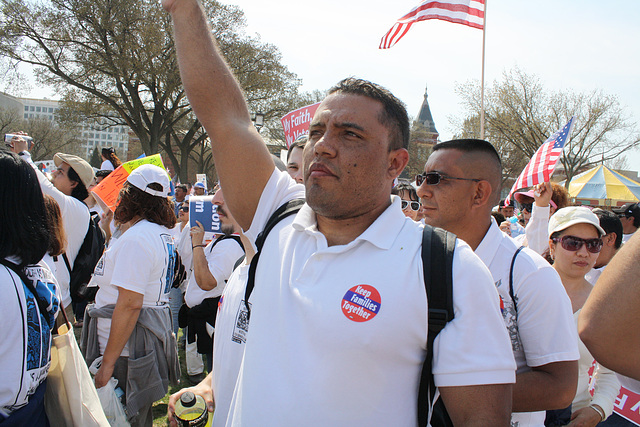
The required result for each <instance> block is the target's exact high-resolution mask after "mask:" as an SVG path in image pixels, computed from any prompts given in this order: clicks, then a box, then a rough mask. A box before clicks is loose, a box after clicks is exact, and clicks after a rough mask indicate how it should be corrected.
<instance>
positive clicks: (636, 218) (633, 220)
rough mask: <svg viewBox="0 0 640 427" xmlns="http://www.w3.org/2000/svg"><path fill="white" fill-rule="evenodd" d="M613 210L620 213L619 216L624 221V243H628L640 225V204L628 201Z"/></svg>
mask: <svg viewBox="0 0 640 427" xmlns="http://www.w3.org/2000/svg"><path fill="white" fill-rule="evenodd" d="M612 210H613V211H614V212H615V213H617V214H618V218H620V221H621V222H622V231H623V233H624V234H623V236H622V243H626V242H627V240H629V239H630V238H631V236H633V233H635V232H636V231H637V230H638V228H639V227H640V205H638V204H637V203H627V204H626V205H624V206H622V207H621V208H617V209H615V208H614V209H612Z"/></svg>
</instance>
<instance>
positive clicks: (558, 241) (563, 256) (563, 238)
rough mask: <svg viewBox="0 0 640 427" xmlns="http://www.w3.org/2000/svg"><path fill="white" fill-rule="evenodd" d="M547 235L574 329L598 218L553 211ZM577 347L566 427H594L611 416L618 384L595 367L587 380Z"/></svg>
mask: <svg viewBox="0 0 640 427" xmlns="http://www.w3.org/2000/svg"><path fill="white" fill-rule="evenodd" d="M548 232H549V255H550V256H551V258H552V260H553V268H554V269H555V270H556V271H557V272H558V275H559V276H560V279H561V280H562V284H563V285H564V287H565V290H566V291H567V294H568V295H569V299H570V300H571V306H572V308H573V313H574V318H575V320H576V327H577V322H578V315H579V313H580V310H581V309H582V306H583V305H584V303H585V301H586V300H587V297H588V296H589V293H590V292H591V290H592V289H593V286H592V285H591V284H590V283H589V282H588V281H587V279H585V275H586V274H587V273H588V272H589V271H590V270H591V269H592V268H593V266H594V265H595V263H596V259H597V258H598V253H599V252H600V250H601V249H602V236H603V235H604V234H605V232H604V230H603V229H602V227H600V222H599V220H598V217H597V216H596V215H595V214H594V213H593V212H591V211H590V210H589V209H587V208H585V207H582V206H570V207H566V208H562V209H559V210H558V211H556V213H555V214H554V215H553V216H552V217H551V218H550V219H549V229H548ZM578 346H579V349H580V360H579V365H578V388H577V391H576V396H575V398H574V399H573V402H572V404H571V422H570V423H569V424H567V425H575V426H596V425H597V424H598V423H600V422H602V421H604V420H605V419H606V418H607V417H608V416H609V415H611V412H612V411H613V402H614V400H615V398H616V396H617V395H618V391H619V389H620V384H619V383H618V380H617V378H616V375H615V373H614V372H612V371H610V370H608V369H606V368H605V367H603V366H601V365H596V369H595V370H594V374H593V377H592V378H591V379H590V378H589V369H590V368H591V366H592V365H593V363H594V359H593V356H591V354H590V353H589V350H587V348H586V347H585V345H584V344H583V343H582V342H581V341H580V342H579V343H578ZM590 383H591V385H593V387H594V393H593V396H592V395H591V394H590V393H589V386H590ZM552 425H564V424H552Z"/></svg>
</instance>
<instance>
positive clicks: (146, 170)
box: [127, 164, 170, 197]
mask: <svg viewBox="0 0 640 427" xmlns="http://www.w3.org/2000/svg"><path fill="white" fill-rule="evenodd" d="M127 182H128V183H129V184H131V185H133V186H134V187H136V188H138V189H140V190H142V191H144V192H145V193H148V194H151V195H152V196H158V197H167V196H168V195H169V191H170V184H169V176H168V175H167V172H165V171H164V169H162V168H161V167H158V166H156V165H149V164H147V165H141V166H138V167H137V168H135V169H134V170H133V172H131V174H130V175H129V178H127ZM154 183H155V184H160V185H161V186H162V190H154V189H153V188H149V184H154Z"/></svg>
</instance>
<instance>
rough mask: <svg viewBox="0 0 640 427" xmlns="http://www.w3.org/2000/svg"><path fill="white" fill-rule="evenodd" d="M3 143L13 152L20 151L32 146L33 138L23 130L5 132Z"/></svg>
mask: <svg viewBox="0 0 640 427" xmlns="http://www.w3.org/2000/svg"><path fill="white" fill-rule="evenodd" d="M4 143H5V145H6V146H7V147H9V149H10V150H11V151H13V152H14V153H21V152H23V151H28V150H29V149H31V147H33V138H31V137H30V136H29V135H27V134H26V133H24V132H18V133H6V134H5V135H4Z"/></svg>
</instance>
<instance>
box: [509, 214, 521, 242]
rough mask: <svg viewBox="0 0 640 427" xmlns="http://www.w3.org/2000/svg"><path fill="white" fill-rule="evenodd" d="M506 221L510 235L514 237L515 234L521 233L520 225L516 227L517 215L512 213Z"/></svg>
mask: <svg viewBox="0 0 640 427" xmlns="http://www.w3.org/2000/svg"><path fill="white" fill-rule="evenodd" d="M507 221H509V231H511V237H514V238H515V237H516V236H519V235H520V234H522V233H521V232H520V227H518V217H516V216H515V215H514V216H512V217H509V218H508V219H507Z"/></svg>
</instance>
